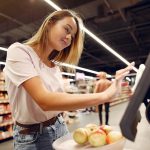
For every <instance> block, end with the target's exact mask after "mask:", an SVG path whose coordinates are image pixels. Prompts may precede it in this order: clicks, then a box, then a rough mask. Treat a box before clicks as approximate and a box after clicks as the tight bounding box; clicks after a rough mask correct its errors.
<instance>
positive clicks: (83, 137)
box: [73, 128, 88, 144]
mask: <svg viewBox="0 0 150 150" xmlns="http://www.w3.org/2000/svg"><path fill="white" fill-rule="evenodd" d="M73 139H74V141H75V142H76V143H78V144H85V143H86V142H88V131H87V130H86V129H85V128H78V129H76V130H75V131H74V133H73Z"/></svg>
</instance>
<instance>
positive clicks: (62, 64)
mask: <svg viewBox="0 0 150 150" xmlns="http://www.w3.org/2000/svg"><path fill="white" fill-rule="evenodd" d="M60 65H61V66H65V67H70V68H74V69H78V70H83V71H86V72H90V73H94V74H98V73H99V72H97V71H93V70H90V69H86V68H82V67H78V66H75V65H70V64H66V63H60Z"/></svg>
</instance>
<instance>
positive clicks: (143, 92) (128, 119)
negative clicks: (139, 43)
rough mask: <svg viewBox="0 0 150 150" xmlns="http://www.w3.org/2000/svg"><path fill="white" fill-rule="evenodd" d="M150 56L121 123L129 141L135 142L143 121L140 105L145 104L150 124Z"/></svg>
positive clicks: (123, 132)
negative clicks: (138, 127)
mask: <svg viewBox="0 0 150 150" xmlns="http://www.w3.org/2000/svg"><path fill="white" fill-rule="evenodd" d="M149 99H150V54H149V56H148V58H147V60H146V63H145V70H144V72H143V74H142V76H141V79H140V80H139V82H138V84H137V87H136V89H135V91H134V94H133V95H132V97H131V100H130V102H129V104H128V106H127V108H126V110H125V113H124V115H123V117H122V119H121V122H120V128H121V131H122V134H123V135H124V136H125V137H126V138H127V139H129V140H131V141H134V140H135V137H136V134H137V126H138V124H139V123H140V120H141V114H140V111H139V107H140V105H141V104H142V103H143V102H144V104H145V106H146V108H145V115H146V118H147V121H148V122H149V123H150V102H149Z"/></svg>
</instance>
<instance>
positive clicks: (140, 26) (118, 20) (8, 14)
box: [0, 0, 150, 74]
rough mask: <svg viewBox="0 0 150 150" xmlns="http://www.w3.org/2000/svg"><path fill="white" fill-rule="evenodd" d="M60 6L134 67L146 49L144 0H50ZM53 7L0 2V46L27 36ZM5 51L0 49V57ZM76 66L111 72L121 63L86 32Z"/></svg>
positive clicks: (148, 9)
mask: <svg viewBox="0 0 150 150" xmlns="http://www.w3.org/2000/svg"><path fill="white" fill-rule="evenodd" d="M53 1H54V2H55V3H56V4H57V5H59V6H60V7H61V8H67V9H72V10H74V11H76V12H78V13H79V14H80V16H81V17H82V18H83V20H84V24H85V26H86V27H87V28H88V29H89V30H90V31H92V32H93V33H94V34H96V35H97V36H98V37H99V38H100V39H102V40H103V41H104V42H105V43H107V44H108V45H109V46H110V47H112V48H113V49H114V50H116V51H117V52H118V53H119V54H121V55H122V56H123V57H124V58H126V59H127V60H128V61H129V62H132V61H135V64H136V67H138V66H139V64H141V63H145V60H146V58H147V56H148V54H149V52H150V2H149V1H148V0H61V1H60V0H53ZM53 11H54V9H53V8H52V7H51V6H49V5H48V4H47V3H46V2H45V1H44V0H24V1H20V0H6V1H1V4H0V46H1V47H8V46H9V45H10V44H12V43H14V42H16V41H18V42H22V41H24V40H26V39H28V38H30V37H31V36H32V35H33V33H34V32H35V31H36V30H37V29H38V28H39V26H40V24H41V23H42V21H43V20H44V18H45V17H46V16H47V15H48V14H49V13H51V12H53ZM5 59H6V52H4V51H0V61H5ZM79 66H80V67H84V68H88V69H92V70H95V71H106V72H107V73H110V74H114V72H115V71H116V70H117V69H120V68H122V67H125V64H124V63H123V62H122V61H121V60H119V59H118V58H117V57H116V56H114V55H113V54H111V53H110V52H108V51H107V50H106V49H105V48H103V47H102V46H101V45H100V44H98V43H97V42H95V41H94V40H93V39H92V38H91V37H89V36H88V35H86V36H85V44H84V52H83V54H82V57H81V59H80V63H79Z"/></svg>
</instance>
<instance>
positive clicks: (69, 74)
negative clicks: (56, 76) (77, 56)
mask: <svg viewBox="0 0 150 150" xmlns="http://www.w3.org/2000/svg"><path fill="white" fill-rule="evenodd" d="M61 74H62V75H67V76H72V77H75V74H74V73H67V72H62V73H61ZM85 78H86V79H94V77H90V76H85Z"/></svg>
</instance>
